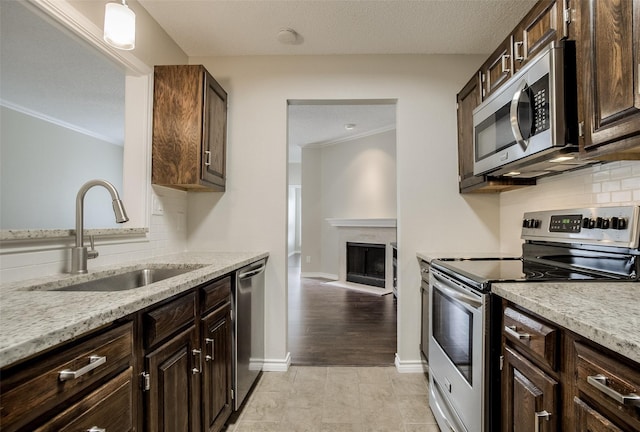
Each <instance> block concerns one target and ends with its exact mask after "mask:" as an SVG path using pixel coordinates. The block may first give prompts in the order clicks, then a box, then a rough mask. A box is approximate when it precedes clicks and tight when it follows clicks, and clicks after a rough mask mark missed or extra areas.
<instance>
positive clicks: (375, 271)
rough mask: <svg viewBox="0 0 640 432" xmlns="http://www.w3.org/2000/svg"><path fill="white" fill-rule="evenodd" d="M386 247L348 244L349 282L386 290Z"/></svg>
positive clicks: (372, 244)
mask: <svg viewBox="0 0 640 432" xmlns="http://www.w3.org/2000/svg"><path fill="white" fill-rule="evenodd" d="M385 264H386V246H385V245H384V244H376V243H352V242H347V278H346V279H347V282H354V283H359V284H364V285H370V286H375V287H380V288H385Z"/></svg>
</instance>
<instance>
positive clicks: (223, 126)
mask: <svg viewBox="0 0 640 432" xmlns="http://www.w3.org/2000/svg"><path fill="white" fill-rule="evenodd" d="M203 109H204V113H203V119H204V126H203V137H202V166H201V170H202V180H204V181H206V182H209V183H213V184H215V185H218V186H221V187H224V184H225V157H226V143H227V93H226V92H225V91H224V89H223V88H222V87H221V86H220V84H218V83H217V82H216V80H215V79H213V77H212V76H211V75H210V74H209V73H208V72H207V71H206V70H205V71H204V105H203Z"/></svg>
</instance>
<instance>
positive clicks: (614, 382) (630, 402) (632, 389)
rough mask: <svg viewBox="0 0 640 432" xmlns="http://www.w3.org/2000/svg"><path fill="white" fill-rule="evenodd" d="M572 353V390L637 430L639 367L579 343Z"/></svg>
mask: <svg viewBox="0 0 640 432" xmlns="http://www.w3.org/2000/svg"><path fill="white" fill-rule="evenodd" d="M575 350H576V356H577V358H576V369H577V373H576V380H577V383H576V387H577V389H578V392H580V394H583V395H586V396H587V397H588V398H589V399H591V400H592V401H594V402H595V403H596V404H598V405H599V406H600V407H602V408H603V409H605V410H607V411H609V412H610V413H611V414H612V415H614V416H615V417H617V418H618V419H620V420H621V421H623V422H624V423H626V424H628V425H629V426H631V427H632V428H633V430H640V408H639V407H640V368H639V367H638V365H634V366H631V365H630V364H626V363H623V362H621V361H619V360H618V359H616V358H613V357H610V356H609V355H608V354H607V353H605V352H603V351H600V350H596V349H593V348H591V347H588V346H586V345H584V344H581V343H579V342H576V343H575ZM623 400H624V401H623Z"/></svg>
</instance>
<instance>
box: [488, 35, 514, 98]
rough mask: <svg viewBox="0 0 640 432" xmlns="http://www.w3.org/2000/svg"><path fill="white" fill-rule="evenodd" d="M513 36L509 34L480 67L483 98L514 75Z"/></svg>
mask: <svg viewBox="0 0 640 432" xmlns="http://www.w3.org/2000/svg"><path fill="white" fill-rule="evenodd" d="M512 46H513V36H512V35H509V36H507V38H506V39H505V40H504V41H502V43H501V44H500V45H499V46H498V48H496V49H495V51H494V52H493V53H492V54H491V55H490V56H489V58H488V59H487V61H485V62H484V64H483V65H482V66H481V67H480V80H481V81H482V100H485V99H486V98H488V97H489V96H490V95H491V94H492V93H493V92H494V91H496V90H497V89H498V88H499V87H500V86H501V85H502V84H504V83H505V82H506V81H507V80H508V79H509V78H511V76H513V53H512Z"/></svg>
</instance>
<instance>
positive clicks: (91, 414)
mask: <svg viewBox="0 0 640 432" xmlns="http://www.w3.org/2000/svg"><path fill="white" fill-rule="evenodd" d="M132 377H133V368H129V369H127V371H125V372H123V373H122V374H120V375H119V376H117V377H116V378H114V379H112V380H111V381H109V382H108V383H106V384H105V385H103V386H102V387H100V388H99V389H97V390H96V391H94V392H92V393H90V394H89V395H87V396H86V397H85V398H83V399H82V400H80V401H79V402H77V403H76V404H74V405H72V406H71V407H70V408H68V409H67V410H65V411H64V412H62V413H61V414H59V415H57V416H56V417H55V418H53V419H51V420H50V421H48V422H46V423H45V424H43V425H42V426H40V427H38V428H36V429H34V431H35V432H45V431H47V432H48V431H51V432H53V431H56V432H76V431H89V430H92V428H95V429H94V430H96V431H99V430H105V431H109V432H129V431H131V430H133V398H132V391H133V385H132Z"/></svg>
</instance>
